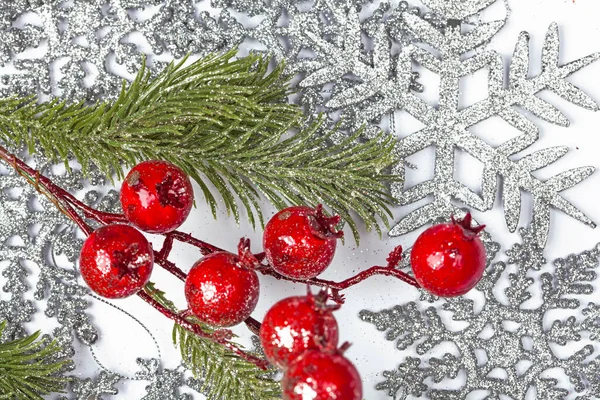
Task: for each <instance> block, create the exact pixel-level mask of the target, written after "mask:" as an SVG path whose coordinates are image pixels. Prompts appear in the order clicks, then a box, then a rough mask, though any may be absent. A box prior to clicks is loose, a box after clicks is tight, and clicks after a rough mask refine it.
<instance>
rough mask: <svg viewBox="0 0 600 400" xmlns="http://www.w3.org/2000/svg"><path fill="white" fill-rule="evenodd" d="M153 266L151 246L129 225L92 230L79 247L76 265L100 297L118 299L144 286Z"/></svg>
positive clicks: (116, 225) (108, 226)
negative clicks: (77, 264) (79, 251)
mask: <svg viewBox="0 0 600 400" xmlns="http://www.w3.org/2000/svg"><path fill="white" fill-rule="evenodd" d="M153 265H154V254H153V252H152V245H151V244H150V243H149V242H148V240H147V239H146V238H145V237H144V235H143V234H142V233H141V232H140V231H138V230H137V229H135V228H134V227H132V226H129V225H122V224H115V225H107V226H103V227H101V228H98V229H96V230H95V231H94V232H92V234H91V235H90V236H89V237H88V238H87V239H86V241H85V242H84V243H83V247H82V248H81V254H80V259H79V268H80V271H81V276H82V277H83V279H84V280H85V282H86V283H87V284H88V286H89V287H90V289H92V290H93V291H94V292H95V293H97V294H99V295H100V296H102V297H106V298H109V299H119V298H123V297H128V296H131V295H133V294H135V293H137V292H138V291H139V290H140V289H142V288H143V287H144V285H145V284H146V283H148V280H149V279H150V275H151V274H152V267H153Z"/></svg>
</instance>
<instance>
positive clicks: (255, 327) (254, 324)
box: [244, 317, 261, 336]
mask: <svg viewBox="0 0 600 400" xmlns="http://www.w3.org/2000/svg"><path fill="white" fill-rule="evenodd" d="M244 323H245V324H246V326H247V327H248V330H249V331H250V332H252V333H253V334H255V335H256V336H259V335H260V325H261V323H260V322H258V321H257V320H255V319H254V318H252V317H249V318H248V319H247V320H245V321H244Z"/></svg>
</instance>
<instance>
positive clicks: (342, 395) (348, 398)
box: [282, 350, 363, 400]
mask: <svg viewBox="0 0 600 400" xmlns="http://www.w3.org/2000/svg"><path fill="white" fill-rule="evenodd" d="M282 389H283V399H284V400H306V399H310V400H362V399H363V397H362V382H361V381H360V375H359V374H358V371H357V370H356V367H355V366H354V365H353V364H352V363H351V362H350V361H349V360H348V359H347V358H346V357H344V356H343V355H341V354H339V353H337V352H329V351H323V350H308V351H307V352H305V353H304V354H303V355H301V356H300V357H298V358H297V359H296V360H294V361H293V362H292V363H291V364H290V366H289V368H288V370H287V371H286V372H285V373H284V375H283V381H282Z"/></svg>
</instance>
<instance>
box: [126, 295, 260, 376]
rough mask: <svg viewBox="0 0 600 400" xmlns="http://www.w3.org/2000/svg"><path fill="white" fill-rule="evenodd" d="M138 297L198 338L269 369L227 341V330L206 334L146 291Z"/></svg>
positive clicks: (229, 333) (257, 359) (228, 334)
mask: <svg viewBox="0 0 600 400" xmlns="http://www.w3.org/2000/svg"><path fill="white" fill-rule="evenodd" d="M137 295H138V297H140V298H141V299H142V300H144V301H145V302H146V303H148V304H150V305H151V306H152V307H154V308H156V309H157V310H158V311H159V312H160V313H161V314H163V315H164V316H166V317H167V318H169V319H171V320H172V321H174V322H175V323H176V324H177V325H179V326H181V327H182V328H184V329H186V330H188V331H190V332H192V333H193V334H195V335H197V336H200V337H203V338H206V339H210V340H212V341H214V342H216V343H219V344H220V345H222V346H224V347H225V348H227V349H228V350H230V351H232V352H233V353H235V354H236V355H238V356H239V357H241V358H243V359H244V360H246V361H248V362H250V363H252V364H254V365H256V366H257V367H258V368H260V369H263V370H266V369H268V367H269V363H268V362H267V361H266V360H263V359H260V358H258V357H255V356H253V355H251V354H248V353H246V352H245V351H243V350H241V349H240V348H239V347H237V346H236V345H234V344H233V343H231V342H230V341H228V340H227V337H228V336H230V335H231V331H227V330H225V331H215V332H214V333H206V332H204V330H202V328H201V327H200V326H199V325H196V324H193V323H191V322H190V321H188V320H187V319H185V318H184V317H182V316H181V315H179V314H176V313H174V312H173V311H171V310H169V309H168V308H166V307H164V306H163V305H162V304H160V303H159V302H158V301H156V300H154V298H152V296H150V295H149V294H148V293H146V292H144V291H140V292H138V294H137Z"/></svg>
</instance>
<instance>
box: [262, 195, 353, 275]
mask: <svg viewBox="0 0 600 400" xmlns="http://www.w3.org/2000/svg"><path fill="white" fill-rule="evenodd" d="M339 221H340V217H339V216H335V217H326V216H325V215H324V214H323V209H322V207H321V206H320V205H319V206H318V207H317V209H316V210H315V209H313V208H310V207H304V206H298V207H289V208H286V209H284V210H281V211H280V212H278V213H277V214H275V216H274V217H273V218H271V220H270V221H269V222H268V223H267V226H265V231H264V235H263V248H264V249H265V254H266V256H267V260H268V261H269V264H271V266H272V267H273V269H274V270H275V271H277V272H279V273H280V274H281V275H283V276H286V277H288V278H293V279H310V278H314V277H315V276H317V275H319V274H320V273H321V272H323V271H324V270H325V269H326V268H327V267H328V266H329V264H331V261H332V260H333V256H334V254H335V247H336V244H337V239H338V238H340V237H341V236H342V235H343V232H338V231H336V229H335V226H336V225H337V224H338V223H339Z"/></svg>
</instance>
